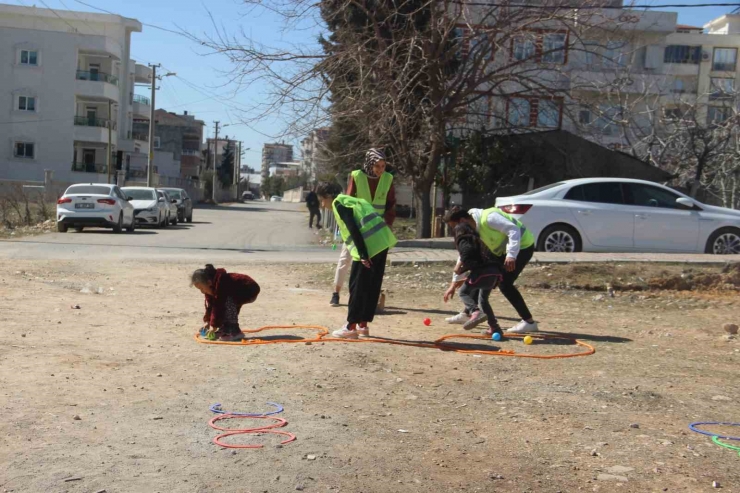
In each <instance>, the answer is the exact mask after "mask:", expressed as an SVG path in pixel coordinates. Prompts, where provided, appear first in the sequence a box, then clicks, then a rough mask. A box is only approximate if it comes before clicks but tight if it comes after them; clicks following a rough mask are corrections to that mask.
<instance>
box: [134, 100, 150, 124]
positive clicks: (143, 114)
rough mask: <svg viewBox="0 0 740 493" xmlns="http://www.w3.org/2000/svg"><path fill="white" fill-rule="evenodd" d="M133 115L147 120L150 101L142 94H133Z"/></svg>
mask: <svg viewBox="0 0 740 493" xmlns="http://www.w3.org/2000/svg"><path fill="white" fill-rule="evenodd" d="M133 111H134V117H136V118H140V119H142V120H149V117H150V115H151V112H152V101H151V100H150V99H149V98H147V97H144V96H139V95H138V94H135V95H134V104H133Z"/></svg>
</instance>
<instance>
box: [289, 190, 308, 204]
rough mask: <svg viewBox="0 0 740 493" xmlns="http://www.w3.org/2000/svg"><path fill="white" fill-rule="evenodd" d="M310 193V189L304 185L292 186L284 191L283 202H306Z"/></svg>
mask: <svg viewBox="0 0 740 493" xmlns="http://www.w3.org/2000/svg"><path fill="white" fill-rule="evenodd" d="M306 195H308V190H304V189H303V187H298V188H291V189H290V190H286V191H284V192H283V202H304V201H305V200H306Z"/></svg>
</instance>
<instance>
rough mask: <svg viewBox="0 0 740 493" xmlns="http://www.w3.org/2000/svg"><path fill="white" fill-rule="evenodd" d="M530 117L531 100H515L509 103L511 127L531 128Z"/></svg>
mask: <svg viewBox="0 0 740 493" xmlns="http://www.w3.org/2000/svg"><path fill="white" fill-rule="evenodd" d="M529 117H530V103H529V99H524V98H513V99H511V100H510V101H509V125H511V126H512V127H529V126H530V121H529Z"/></svg>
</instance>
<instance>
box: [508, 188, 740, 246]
mask: <svg viewBox="0 0 740 493" xmlns="http://www.w3.org/2000/svg"><path fill="white" fill-rule="evenodd" d="M496 207H499V208H500V209H501V210H503V211H504V212H508V213H509V214H511V215H513V216H514V217H516V218H517V219H519V220H520V221H521V222H522V223H523V224H524V226H525V227H527V228H528V229H529V230H530V231H532V233H533V234H534V237H535V240H536V241H537V243H536V245H537V250H539V251H544V252H580V251H585V252H666V253H673V252H692V253H714V254H740V211H737V210H733V209H725V208H722V207H715V206H711V205H706V204H702V203H700V202H697V201H696V200H694V199H692V198H690V197H688V196H687V195H684V194H682V193H679V192H676V191H675V190H673V189H671V188H668V187H665V186H663V185H659V184H657V183H652V182H648V181H642V180H630V179H624V178H582V179H578V180H566V181H562V182H559V183H554V184H552V185H548V186H546V187H543V188H539V189H537V190H532V191H531V192H527V193H525V194H522V195H517V196H514V197H499V198H497V199H496Z"/></svg>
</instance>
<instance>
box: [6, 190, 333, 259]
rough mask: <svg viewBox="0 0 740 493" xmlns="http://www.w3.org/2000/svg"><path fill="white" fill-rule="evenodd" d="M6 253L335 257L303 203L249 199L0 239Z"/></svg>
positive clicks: (96, 256)
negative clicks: (182, 216) (153, 219)
mask: <svg viewBox="0 0 740 493" xmlns="http://www.w3.org/2000/svg"><path fill="white" fill-rule="evenodd" d="M0 256H2V257H5V258H52V259H60V260H66V259H70V260H71V259H79V258H81V257H85V258H91V259H95V260H104V259H117V258H119V259H139V258H141V259H151V260H167V259H172V260H177V259H181V260H192V259H213V261H223V260H227V259H228V260H232V261H266V262H273V261H274V262H278V261H286V262H290V261H296V260H298V261H301V260H304V259H305V260H306V261H313V262H316V261H328V262H333V261H336V258H337V256H338V253H337V252H334V251H332V250H331V249H330V248H327V247H321V246H319V245H318V241H317V237H316V235H315V234H314V230H311V229H309V228H308V211H307V210H306V207H305V204H293V203H284V202H262V201H256V202H249V203H246V204H229V205H221V206H217V207H203V208H196V209H195V211H194V213H193V222H192V223H180V224H178V225H177V226H172V225H170V226H169V227H167V228H165V229H153V228H149V227H142V228H137V230H136V231H135V232H134V233H126V232H122V233H120V234H114V233H113V232H111V231H110V230H103V229H94V228H93V229H89V230H85V231H83V232H81V233H76V232H74V231H70V232H67V233H49V234H44V235H40V236H32V237H25V238H19V239H15V240H7V241H0Z"/></svg>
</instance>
